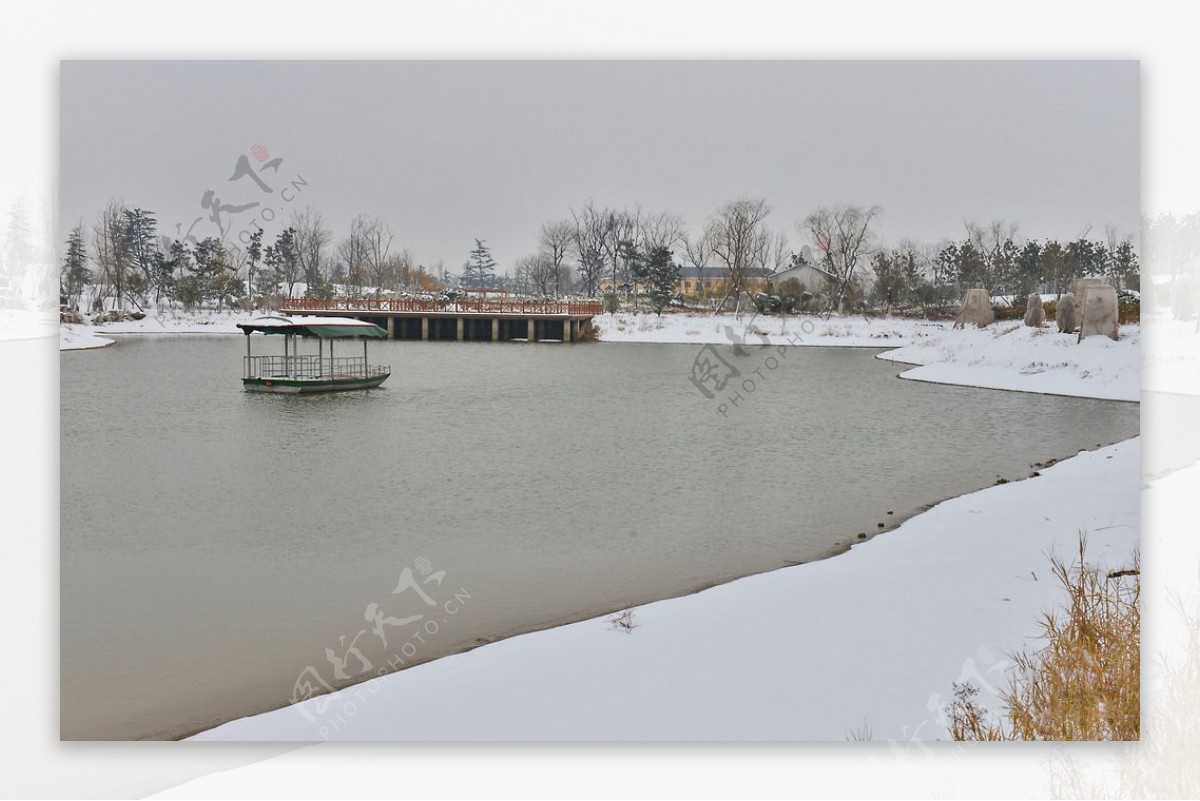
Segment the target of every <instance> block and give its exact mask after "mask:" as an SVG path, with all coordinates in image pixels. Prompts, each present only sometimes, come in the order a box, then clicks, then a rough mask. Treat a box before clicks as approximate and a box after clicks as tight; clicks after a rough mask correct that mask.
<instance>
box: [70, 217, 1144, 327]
mask: <svg viewBox="0 0 1200 801" xmlns="http://www.w3.org/2000/svg"><path fill="white" fill-rule="evenodd" d="M770 212H771V210H770V207H769V206H768V205H767V203H766V201H765V200H763V199H761V198H742V199H738V200H734V201H731V202H729V203H726V204H725V205H723V206H721V207H720V208H718V209H716V210H715V211H714V212H713V214H712V215H710V217H709V218H708V219H707V221H706V223H705V225H704V227H703V229H702V230H700V231H698V232H695V233H694V234H693V233H690V232H689V231H688V230H687V228H686V226H685V224H684V222H683V219H682V217H680V216H679V215H676V214H673V213H671V212H647V211H645V210H643V209H641V208H640V207H634V208H632V209H629V208H611V207H601V206H597V205H596V204H594V203H593V202H591V201H588V202H587V203H585V204H583V205H582V206H580V207H579V208H577V209H571V210H570V214H569V216H565V217H563V218H561V219H558V220H552V221H548V222H546V223H544V224H543V225H542V226H541V227H540V229H539V231H538V246H537V248H536V250H535V251H534V252H533V253H530V254H527V255H525V256H521V257H519V258H516V259H513V260H512V261H511V262H510V263H509V264H508V267H509V270H508V271H507V272H500V271H499V270H498V266H497V262H496V260H495V259H494V258H493V256H492V253H491V251H490V249H489V248H488V246H487V244H486V240H484V239H476V240H474V248H472V249H469V250H468V248H467V247H464V253H465V254H467V258H466V259H465V261H464V263H463V264H462V268H461V271H459V272H457V273H451V272H450V271H449V270H447V269H446V268H445V267H444V266H443V264H442V262H440V261H439V262H437V263H436V264H433V265H431V266H426V265H423V264H418V263H416V262H415V260H414V259H413V257H412V254H411V252H410V251H409V249H408V248H404V247H400V246H399V245H398V244H397V243H396V237H395V235H394V234H393V232H392V229H391V227H390V225H389V224H388V223H387V222H386V221H385V220H383V219H382V218H380V217H368V216H366V215H358V216H355V217H354V218H353V219H352V220H351V221H350V225H349V227H348V229H347V233H346V235H345V236H343V237H342V238H340V239H338V240H336V241H335V239H334V236H333V232H332V230H331V229H330V227H329V226H328V225H327V224H326V222H325V220H324V218H323V217H322V215H321V213H320V212H319V211H317V210H315V209H312V208H306V209H304V210H302V211H297V212H296V213H294V214H293V215H292V217H291V219H290V221H289V223H288V225H287V227H285V228H283V230H281V231H279V232H277V233H274V234H273V235H270V236H268V234H267V233H266V232H264V231H263V230H262V229H261V228H253V229H251V231H250V232H245V233H244V235H243V236H240V237H239V241H238V242H236V243H233V242H228V241H225V240H224V239H222V238H217V237H205V238H203V239H198V238H196V237H192V236H187V237H183V238H172V237H168V236H163V235H161V234H160V232H159V230H158V223H157V220H156V218H155V215H154V213H153V212H151V211H147V210H145V209H142V208H139V207H133V208H130V207H128V206H127V205H126V204H124V203H122V202H120V201H117V200H113V201H110V202H109V204H108V205H107V206H106V207H105V208H104V209H103V210H102V211H101V212H100V213H99V214H98V216H97V218H96V220H95V221H94V223H93V224H92V225H90V226H85V225H84V224H83V223H80V224H79V225H78V226H76V227H75V228H74V229H72V230H71V231H70V233H69V235H68V237H67V240H66V250H65V254H64V257H63V260H62V263H61V265H60V273H59V279H60V280H59V293H60V296H61V297H60V300H61V302H62V303H63V304H65V305H67V306H70V307H74V308H78V307H79V304H80V303H81V302H82V301H83V300H84V299H85V298H86V299H87V300H88V301H90V305H91V307H92V308H94V309H99V308H104V307H112V306H115V307H117V308H127V307H130V306H137V307H142V308H145V307H147V306H151V305H159V306H162V305H179V306H183V307H185V308H197V307H200V306H208V307H215V308H218V309H219V308H223V307H227V306H235V305H236V306H240V307H246V308H251V307H269V306H273V305H275V304H276V303H277V301H278V299H279V298H280V297H281V296H285V295H292V294H295V293H296V292H297V291H298V290H297V287H298V286H302V288H303V290H304V292H305V293H306V294H307V295H308V296H310V297H332V296H334V295H345V296H351V297H361V296H365V295H368V294H374V295H381V294H389V293H396V292H414V293H415V292H435V291H438V290H441V289H445V288H451V287H458V286H461V287H465V288H495V289H502V290H507V291H510V292H518V293H523V294H528V295H536V296H543V297H561V296H567V295H575V296H580V295H582V296H587V297H598V296H599V295H600V294H602V292H603V291H608V292H615V291H616V290H615V288H617V287H620V288H623V289H625V290H626V291H628V288H629V287H635V288H636V287H638V286H639V285H640V284H641V283H642V282H643V281H649V282H650V283H652V284H655V285H656V286H658V287H659V290H658V291H656V295H657V296H659V297H658V300H660V301H662V300H663V298H662V297H661V295H662V291H661V288H662V286H664V285H665V284H666V283H669V282H668V281H667V278H668V277H669V276H671V275H673V274H675V275H677V274H678V267H679V266H680V265H684V264H686V265H688V266H690V267H693V268H695V272H696V273H698V274H699V275H700V276H701V277H702V278H703V277H704V275H705V272H706V271H712V272H713V273H714V274H716V273H719V274H720V275H721V278H722V280H721V282H720V286H721V290H720V291H721V293H722V294H723V295H725V296H727V297H728V296H733V297H740V294H741V293H742V292H746V291H748V290H750V289H751V288H752V287H754V286H761V284H762V282H763V279H764V278H766V279H767V280H768V281H769V280H770V276H771V275H773V274H776V273H779V272H780V271H782V270H786V269H788V268H790V267H797V266H801V265H804V264H811V265H812V266H814V267H816V268H818V269H819V270H820V271H821V273H823V274H824V275H825V276H826V277H827V278H826V280H825V281H824V282H823V283H824V285H823V286H821V287H816V286H810V287H808V289H809V290H812V291H815V292H821V293H823V294H824V295H826V296H828V297H829V299H830V305H831V306H834V307H842V306H843V305H844V303H845V302H846V301H852V302H855V303H856V304H863V303H868V304H876V305H881V306H886V307H888V308H891V307H895V306H898V305H912V304H920V305H931V304H943V305H944V304H947V303H952V302H954V301H955V300H957V298H958V297H960V296H961V294H962V292H963V291H964V290H965V289H966V288H969V287H973V286H983V287H986V288H987V289H989V290H990V291H991V292H992V293H993V294H1012V295H1023V294H1026V293H1028V292H1033V291H1037V290H1038V289H1041V288H1046V289H1048V290H1050V291H1054V292H1062V291H1067V290H1068V289H1069V288H1070V287H1071V286H1072V285H1073V282H1074V280H1075V279H1076V278H1078V277H1085V276H1099V275H1103V276H1107V277H1109V278H1110V280H1112V282H1113V283H1114V284H1115V285H1116V286H1118V287H1119V288H1130V289H1136V288H1137V287H1138V281H1139V262H1138V255H1137V252H1136V250H1135V248H1134V245H1133V243H1132V241H1131V240H1130V238H1129V237H1128V236H1117V234H1116V232H1115V231H1114V230H1113V229H1112V228H1109V229H1107V230H1106V232H1105V235H1104V236H1103V237H1102V238H1093V237H1090V236H1088V235H1087V234H1086V233H1085V234H1084V235H1082V236H1079V237H1077V238H1075V239H1073V240H1070V241H1065V242H1060V241H1058V240H1045V241H1038V240H1024V239H1021V238H1020V237H1019V236H1018V234H1017V226H1016V225H1015V224H1012V223H1007V222H993V223H991V224H990V225H988V226H983V225H976V224H973V223H968V224H967V225H966V227H965V235H964V236H963V238H962V239H960V240H954V241H951V240H944V241H942V242H938V243H935V244H923V243H918V242H914V241H912V240H907V239H906V240H902V241H901V242H900V244H899V245H897V246H894V247H890V246H885V245H883V244H882V243H880V241H879V239H878V235H877V231H876V227H877V222H878V218H879V215H880V213H881V210H880V209H879V208H878V207H869V208H868V207H861V206H854V205H840V206H829V207H820V208H817V209H815V210H814V211H813V212H812V213H811V214H809V215H807V216H806V217H804V218H803V219H801V220H799V221H796V222H794V224H792V225H791V226H789V228H790V229H792V230H794V231H795V232H796V233H798V234H799V236H800V240H801V247H799V249H798V250H794V249H792V248H791V247H789V242H788V236H787V233H786V232H785V231H784V230H779V229H773V228H771V227H770V226H769V225H768V221H769V218H770ZM647 276H649V278H648V277H647ZM700 284H701V285H703V284H704V282H703V281H701V282H700ZM605 287H607V290H605ZM634 291H635V292H636V289H635V290H634Z"/></svg>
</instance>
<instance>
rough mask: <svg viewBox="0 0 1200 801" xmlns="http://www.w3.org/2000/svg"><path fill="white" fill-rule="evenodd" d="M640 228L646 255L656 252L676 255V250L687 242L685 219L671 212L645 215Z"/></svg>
mask: <svg viewBox="0 0 1200 801" xmlns="http://www.w3.org/2000/svg"><path fill="white" fill-rule="evenodd" d="M638 227H639V231H638V233H639V235H640V237H641V242H642V250H644V251H645V252H646V253H653V252H654V251H656V250H668V251H671V252H672V253H674V251H675V249H676V248H678V247H680V246H681V245H683V244H684V243H685V242H686V241H687V236H686V232H685V230H684V227H683V218H682V217H680V216H679V215H678V214H672V213H671V212H669V211H660V212H658V213H656V214H646V215H643V216H642V218H641V221H640V223H639V226H638Z"/></svg>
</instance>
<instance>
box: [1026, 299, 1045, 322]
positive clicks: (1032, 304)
mask: <svg viewBox="0 0 1200 801" xmlns="http://www.w3.org/2000/svg"><path fill="white" fill-rule="evenodd" d="M1044 322H1046V309H1045V308H1044V307H1043V306H1042V296H1041V295H1039V294H1038V293H1036V292H1034V293H1033V294H1031V295H1030V296H1029V297H1028V298H1027V299H1026V300H1025V325H1027V326H1029V327H1030V328H1041V326H1042V323H1044Z"/></svg>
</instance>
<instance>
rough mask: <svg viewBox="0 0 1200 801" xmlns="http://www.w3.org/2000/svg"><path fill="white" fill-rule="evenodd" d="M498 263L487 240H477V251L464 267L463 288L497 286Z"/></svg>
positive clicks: (472, 253)
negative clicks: (493, 257)
mask: <svg viewBox="0 0 1200 801" xmlns="http://www.w3.org/2000/svg"><path fill="white" fill-rule="evenodd" d="M495 277H496V262H495V261H494V260H493V259H492V252H491V250H489V249H488V246H487V244H486V243H485V240H483V239H476V240H475V249H474V250H472V251H471V258H470V259H469V260H468V261H467V263H466V264H464V265H463V279H462V282H463V286H465V287H469V288H471V289H482V288H484V287H490V286H493V285H494V284H495Z"/></svg>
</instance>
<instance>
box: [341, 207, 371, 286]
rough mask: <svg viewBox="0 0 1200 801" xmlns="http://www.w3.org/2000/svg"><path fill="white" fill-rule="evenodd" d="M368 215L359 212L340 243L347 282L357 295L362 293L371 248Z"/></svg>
mask: <svg viewBox="0 0 1200 801" xmlns="http://www.w3.org/2000/svg"><path fill="white" fill-rule="evenodd" d="M368 225H369V222H368V220H367V218H366V217H364V216H363V215H361V214H359V215H357V216H355V217H354V219H352V220H351V221H350V231H349V233H347V234H346V237H345V238H344V239H342V241H341V242H339V243H338V248H337V255H338V259H339V260H340V261H341V264H342V266H343V267H344V268H345V270H346V283H347V285H348V286H349V289H350V291H351V294H353V295H354V296H355V297H358V296H361V295H362V289H363V286H364V285H365V283H366V278H367V264H368V255H367V254H368V252H369V250H370V248H369V243H368V238H367V227H368Z"/></svg>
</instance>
